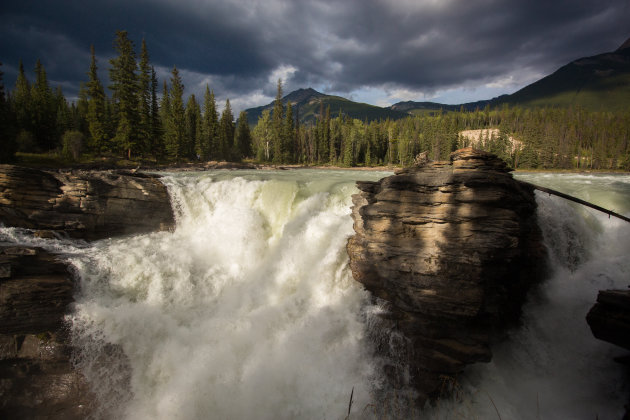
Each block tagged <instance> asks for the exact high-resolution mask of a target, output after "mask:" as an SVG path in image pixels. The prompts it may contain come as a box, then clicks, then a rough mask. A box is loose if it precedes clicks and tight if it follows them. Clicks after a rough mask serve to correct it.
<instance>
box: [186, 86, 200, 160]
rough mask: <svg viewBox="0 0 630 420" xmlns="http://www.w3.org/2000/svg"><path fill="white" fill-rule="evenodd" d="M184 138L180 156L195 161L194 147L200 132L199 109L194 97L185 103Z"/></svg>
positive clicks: (191, 96)
mask: <svg viewBox="0 0 630 420" xmlns="http://www.w3.org/2000/svg"><path fill="white" fill-rule="evenodd" d="M185 117H186V137H185V141H184V145H183V151H182V154H183V156H184V157H186V158H188V159H195V158H197V156H196V145H197V143H198V137H199V134H200V131H201V109H200V108H199V104H198V103H197V99H196V98H195V95H190V98H188V103H186V113H185Z"/></svg>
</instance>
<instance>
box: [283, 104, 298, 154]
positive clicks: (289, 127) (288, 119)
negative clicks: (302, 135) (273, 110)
mask: <svg viewBox="0 0 630 420" xmlns="http://www.w3.org/2000/svg"><path fill="white" fill-rule="evenodd" d="M282 143H283V144H282V161H283V162H287V163H293V162H294V158H293V156H294V150H293V145H294V143H295V125H294V123H293V107H292V106H291V101H287V108H286V115H285V118H284V127H283V130H282Z"/></svg>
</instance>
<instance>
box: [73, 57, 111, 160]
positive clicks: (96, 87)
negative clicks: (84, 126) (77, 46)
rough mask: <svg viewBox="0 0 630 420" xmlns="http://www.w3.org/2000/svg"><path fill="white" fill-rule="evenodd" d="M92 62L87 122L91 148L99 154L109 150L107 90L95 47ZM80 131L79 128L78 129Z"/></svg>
mask: <svg viewBox="0 0 630 420" xmlns="http://www.w3.org/2000/svg"><path fill="white" fill-rule="evenodd" d="M90 51H91V53H92V61H91V63H90V70H89V72H88V77H89V80H88V82H87V84H86V89H87V95H88V106H87V108H88V109H87V116H86V117H87V122H88V129H89V134H90V136H89V139H90V140H89V142H88V144H89V147H90V149H92V150H93V151H95V152H97V153H103V152H105V151H107V150H108V149H109V147H108V144H107V143H108V136H107V130H106V124H107V123H106V113H105V101H106V98H105V90H104V89H103V85H102V84H101V81H100V80H99V78H98V74H97V70H98V68H97V66H96V55H95V53H94V45H92V46H90ZM76 129H78V127H76Z"/></svg>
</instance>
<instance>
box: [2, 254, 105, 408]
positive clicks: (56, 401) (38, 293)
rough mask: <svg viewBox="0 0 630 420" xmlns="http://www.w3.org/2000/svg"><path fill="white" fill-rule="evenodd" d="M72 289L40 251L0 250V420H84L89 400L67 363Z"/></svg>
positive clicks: (58, 265) (55, 264)
mask: <svg viewBox="0 0 630 420" xmlns="http://www.w3.org/2000/svg"><path fill="white" fill-rule="evenodd" d="M73 289H74V284H73V281H72V279H71V276H70V273H68V271H67V269H66V266H65V264H63V263H61V262H59V261H57V259H56V258H55V256H54V255H51V254H50V253H48V252H46V251H45V250H43V249H41V248H33V247H23V246H13V245H2V246H0V418H5V419H9V418H12V419H64V420H65V419H83V418H86V417H87V415H88V414H89V413H90V411H91V409H92V405H93V398H92V396H91V394H90V391H89V387H88V386H87V383H86V381H85V379H84V377H83V376H82V375H81V373H80V372H77V371H76V370H74V369H73V367H72V364H71V362H70V354H71V348H70V346H69V345H68V344H67V341H68V340H67V337H66V335H67V331H66V328H65V326H64V322H63V319H64V314H65V313H66V311H67V310H68V305H69V304H70V303H71V302H72V301H73V292H74V290H73Z"/></svg>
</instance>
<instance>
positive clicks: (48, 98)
mask: <svg viewBox="0 0 630 420" xmlns="http://www.w3.org/2000/svg"><path fill="white" fill-rule="evenodd" d="M31 111H32V113H31V115H32V123H33V135H34V137H35V141H36V142H37V143H38V144H39V146H40V147H41V148H42V149H43V150H51V149H54V148H55V147H56V146H57V145H58V143H59V138H56V136H55V134H56V133H57V127H56V120H57V106H56V104H55V100H54V96H53V93H52V90H51V89H50V86H49V85H48V78H47V76H46V70H45V69H44V66H43V65H42V63H41V61H40V60H37V63H36V64H35V83H34V84H33V86H32V87H31Z"/></svg>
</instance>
